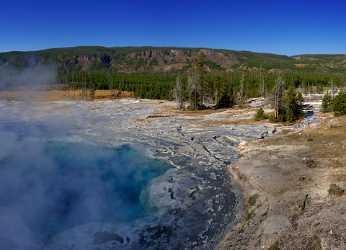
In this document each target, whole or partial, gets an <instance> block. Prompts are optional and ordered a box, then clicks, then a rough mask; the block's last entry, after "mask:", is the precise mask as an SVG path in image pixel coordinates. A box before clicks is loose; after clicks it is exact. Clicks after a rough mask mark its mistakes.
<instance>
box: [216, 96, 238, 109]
mask: <svg viewBox="0 0 346 250" xmlns="http://www.w3.org/2000/svg"><path fill="white" fill-rule="evenodd" d="M233 105H234V100H233V97H232V96H231V95H229V94H226V93H224V94H223V95H222V96H221V98H220V100H219V101H218V102H217V104H216V108H230V107H232V106H233Z"/></svg>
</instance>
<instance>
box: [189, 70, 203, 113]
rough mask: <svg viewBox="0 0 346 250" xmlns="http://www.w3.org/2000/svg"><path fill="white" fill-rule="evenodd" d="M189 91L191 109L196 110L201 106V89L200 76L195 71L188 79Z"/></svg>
mask: <svg viewBox="0 0 346 250" xmlns="http://www.w3.org/2000/svg"><path fill="white" fill-rule="evenodd" d="M188 90H189V96H190V105H191V108H192V109H194V110H196V109H198V107H199V106H200V92H201V87H200V84H199V75H198V73H197V72H196V71H195V70H193V71H192V73H191V75H190V76H189V77H188Z"/></svg>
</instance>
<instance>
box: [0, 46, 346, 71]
mask: <svg viewBox="0 0 346 250" xmlns="http://www.w3.org/2000/svg"><path fill="white" fill-rule="evenodd" d="M200 57H202V58H203V61H204V63H205V65H207V67H208V68H209V69H210V70H225V71H230V70H233V69H246V68H250V69H251V68H263V69H266V70H271V69H280V70H304V71H318V72H333V73H335V72H346V55H324V54H320V55H319V54H316V55H296V56H285V55H277V54H271V53H257V52H250V51H234V50H225V49H208V48H177V47H100V46H82V47H71V48H54V49H46V50H40V51H28V52H19V51H13V52H5V53H0V66H1V65H11V66H16V67H26V66H31V65H37V64H49V63H52V64H56V65H57V66H58V68H59V70H61V71H71V70H100V69H104V70H113V71H116V72H122V73H142V72H158V73H171V72H177V71H184V70H187V69H188V68H189V67H190V66H191V64H192V63H193V62H194V61H196V60H198V59H199V58H200Z"/></svg>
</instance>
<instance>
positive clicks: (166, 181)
mask: <svg viewBox="0 0 346 250" xmlns="http://www.w3.org/2000/svg"><path fill="white" fill-rule="evenodd" d="M174 105H175V104H174V103H170V102H165V103H161V102H158V101H143V100H131V99H130V100H118V101H100V102H73V101H70V102H63V101H61V102H44V103H36V104H30V105H29V104H27V103H21V102H1V101H0V131H2V132H1V135H0V136H1V140H2V141H6V143H3V144H1V148H0V159H1V161H9V160H12V161H13V162H16V161H20V160H23V162H25V164H24V163H23V164H24V165H25V167H22V168H24V169H26V171H24V173H23V174H22V176H23V178H24V180H25V181H24V182H23V183H18V184H15V183H7V187H9V188H11V187H12V189H15V190H14V191H16V192H18V194H21V195H22V196H23V197H25V199H22V201H20V202H19V200H17V201H18V204H17V205H18V209H22V208H21V207H24V206H23V205H25V204H27V205H28V206H29V205H31V206H33V207H35V205H39V202H37V201H33V200H32V198H35V199H37V200H38V201H40V199H41V198H42V197H46V196H45V195H47V196H50V197H49V198H47V201H50V198H51V199H53V200H54V201H55V200H56V199H60V200H59V204H60V205H59V206H56V205H52V204H48V205H49V206H48V207H51V210H48V211H49V212H48V213H42V212H39V211H36V210H35V209H32V210H29V209H27V210H28V211H34V212H33V215H34V216H37V218H41V219H39V220H38V222H39V221H41V222H40V223H39V224H35V223H33V224H34V225H38V226H37V228H36V229H35V230H36V231H35V230H34V231H33V232H39V230H41V229H42V228H50V230H48V231H49V232H47V233H43V234H39V233H36V234H35V233H34V235H32V233H31V232H30V231H28V230H26V229H25V227H18V228H17V229H16V228H13V227H5V228H0V229H1V235H3V236H2V239H4V236H5V235H6V237H7V238H9V236H8V235H10V233H11V232H12V233H13V234H14V235H22V239H21V242H26V243H28V244H29V243H30V244H31V243H33V242H31V239H35V238H37V237H38V238H40V239H42V242H45V244H43V245H42V249H44V250H68V249H75V250H76V249H80V250H89V249H90V250H95V249H100V250H104V249H123V250H125V249H212V248H213V247H214V246H215V245H216V244H217V243H218V241H219V240H220V238H221V237H222V236H223V233H224V231H225V229H226V227H227V226H228V225H230V224H231V223H232V222H233V221H234V219H235V215H236V214H237V210H238V208H239V197H238V193H237V189H236V187H235V186H234V185H233V183H232V180H231V178H230V176H229V175H228V174H227V168H228V167H229V164H230V163H232V162H233V161H234V160H236V159H237V158H238V155H237V152H236V148H235V147H236V146H237V145H238V144H239V142H240V141H242V140H250V139H253V138H259V137H263V136H266V135H269V134H270V132H271V131H272V128H271V127H267V126H263V125H227V124H226V125H218V124H220V121H221V122H222V120H223V119H224V118H225V117H229V114H227V113H225V112H224V113H223V112H220V113H214V114H210V115H199V116H196V115H195V116H187V115H183V114H181V115H180V114H174V113H173V114H172V115H158V116H151V115H152V114H153V113H155V112H162V110H167V109H172V107H173V106H174ZM150 117H154V118H150ZM215 120H217V121H218V123H217V124H216V125H213V123H210V121H215ZM206 124H209V125H206ZM13 129H15V131H13ZM18 140H19V141H21V140H22V141H23V143H24V144H27V146H26V147H24V146H20V145H21V144H22V143H20V144H19V145H18V144H17V143H16V142H17V141H18ZM124 144H128V145H142V147H143V148H145V152H148V153H150V157H149V158H148V157H147V156H146V154H144V156H143V154H141V153H140V152H142V151H138V150H137V151H136V150H135V151H133V149H131V148H126V147H125V148H124V147H120V148H119V146H120V145H124ZM34 145H39V146H36V147H35V146H34ZM114 148H117V149H116V150H115V151H114ZM9 152H13V155H14V157H12V158H11V157H8V155H9ZM16 152H20V153H18V156H16ZM129 152H130V153H129ZM137 154H140V155H142V156H137ZM20 155H24V156H25V157H19V156H20ZM35 155H40V156H43V157H41V158H37V157H35ZM117 155H118V156H117ZM121 155H127V156H128V155H131V157H130V156H129V158H126V157H125V158H124V159H127V160H129V161H130V162H131V161H134V162H136V163H139V166H138V168H141V169H134V168H133V167H131V164H130V165H129V166H128V164H122V165H121V171H120V172H117V171H115V170H114V171H115V173H114V172H112V171H110V172H107V171H108V170H109V169H108V168H107V167H106V166H109V167H112V166H113V165H112V164H113V163H111V162H112V161H114V157H115V158H116V157H118V158H116V159H121V158H122V157H123V156H121ZM153 158H157V159H160V160H161V161H154V160H153ZM127 160H126V161H127ZM162 160H164V161H165V162H166V163H163V161H162ZM56 161H58V163H59V164H60V165H62V166H63V167H62V168H55V169H56V170H55V171H56V172H54V171H53V174H52V173H50V172H49V171H50V168H47V170H46V171H47V173H45V172H42V174H41V175H40V174H38V173H40V172H39V171H37V169H35V168H38V170H39V169H41V168H42V167H43V166H45V165H49V164H53V165H54V164H56ZM73 162H75V163H78V164H73ZM83 162H84V163H85V162H88V164H84V163H83ZM90 162H91V163H93V164H89V163H90ZM146 162H147V164H148V166H149V165H150V166H151V167H147V168H146V167H145V166H146ZM34 163H36V164H37V165H35V164H34ZM168 163H170V164H171V166H174V167H171V166H169V165H168ZM10 165H11V166H10V167H12V168H13V169H16V170H17V171H20V170H21V167H16V164H14V163H13V164H10ZM133 165H136V166H137V164H133ZM153 165H155V167H153ZM157 165H159V166H157ZM30 166H31V167H30ZM35 166H36V167H35ZM86 166H88V167H90V169H91V172H83V174H81V172H82V171H81V169H85V167H86ZM96 166H101V167H96ZM102 166H104V167H102ZM113 167H114V166H113ZM113 167H112V169H113ZM30 168H33V169H30ZM168 168H170V169H169V170H167V169H168ZM68 169H71V171H69V170H68ZM114 169H118V168H117V167H116V166H115V168H114ZM4 170H6V168H4ZM126 173H129V176H130V178H128V176H127V177H121V178H116V177H115V176H117V175H118V174H119V175H120V176H121V175H122V174H125V175H126ZM131 173H132V174H131ZM138 173H140V174H138ZM51 176H54V178H53V177H51ZM131 176H132V177H131ZM136 176H141V178H139V180H138V179H137V178H136ZM142 177H143V179H142ZM144 177H145V178H144ZM155 177H156V178H155ZM35 178H41V179H47V180H45V182H46V181H48V182H49V183H57V184H54V185H53V186H51V188H50V189H48V191H45V189H44V191H42V190H40V189H39V188H38V189H37V190H36V189H35V187H36V186H37V187H40V185H37V184H36V182H33V181H31V180H36V179H35ZM64 178H66V179H64ZM131 178H132V179H131ZM6 179H8V180H10V177H7V178H6ZM65 180H71V181H65ZM115 180H119V181H120V183H118V181H115ZM126 180H127V181H126ZM30 181H31V182H30ZM122 181H126V183H123V182H122ZM65 182H66V183H65ZM72 183H75V184H77V185H76V186H73V188H74V189H73V190H74V191H77V192H59V191H57V190H58V189H59V188H60V187H61V188H62V190H64V188H65V187H66V188H72V186H71V184H72ZM24 184H25V185H24ZM86 184H88V186H89V187H88V188H84V187H85V186H86ZM99 184H100V186H98V185H99ZM23 185H24V186H23ZM112 185H115V186H116V187H117V188H118V189H117V190H112V189H111V188H110V187H111V186H112ZM25 186H29V187H31V188H33V190H34V191H37V193H38V194H39V195H37V197H38V198H37V197H35V196H34V197H32V196H30V195H27V196H25V195H23V194H26V191H28V190H30V189H28V188H24V187H25ZM18 187H19V189H18V190H16V188H18ZM89 190H90V192H89ZM119 190H122V192H117V191H119ZM8 193H9V191H8V192H7V193H6V195H7V197H10V198H8V199H13V201H16V198H13V196H10V195H9V194H8ZM76 193H77V194H76ZM79 193H82V194H79ZM94 194H95V196H93V195H94ZM96 194H97V196H96ZM19 197H21V196H19ZM109 197H115V199H114V200H111V201H109ZM30 199H31V202H30V201H29V200H30ZM42 200H44V201H46V199H45V198H44V199H42ZM71 200H73V201H75V200H76V201H83V202H81V203H78V202H77V203H73V202H71ZM101 201H102V202H101ZM103 201H104V202H105V203H103ZM6 202H7V204H10V203H9V202H10V200H8V201H6ZM36 203H37V204H36ZM53 203H54V202H53ZM76 204H77V205H76ZM102 204H107V206H103V205H102ZM72 207H73V209H72ZM75 207H76V210H80V211H82V212H81V213H76V212H75V209H74V208H75ZM114 208H115V209H114ZM124 208H126V211H125V209H124ZM152 208H156V209H152ZM114 210H116V211H115V213H114V214H113V213H112V212H113V211H114ZM118 210H120V211H118ZM12 211H15V210H12ZM18 211H20V210H18ZM7 213H8V214H9V213H10V211H9V212H7ZM57 213H58V214H63V215H64V214H68V215H71V216H70V217H74V216H73V215H75V216H76V217H74V219H71V220H68V219H66V220H62V219H61V217H60V219H58V218H57V217H56V214H57ZM18 214H19V213H14V215H13V216H12V217H9V216H7V217H6V218H12V219H11V220H12V221H14V222H16V220H17V221H19V219H18V217H16V216H17V215H18ZM23 214H24V212H23ZM85 214H86V215H87V216H85V217H83V218H81V216H82V215H83V216H84V215H85ZM40 216H41V217H40ZM51 217H53V218H51ZM34 218H36V217H34ZM68 218H69V217H68ZM19 222H20V221H19ZM19 222H18V223H19ZM6 223H7V225H9V222H6ZM16 223H17V222H16ZM16 223H14V224H16ZM11 228H12V231H11ZM20 230H22V231H21V232H19V233H17V234H16V231H20ZM3 241H4V240H3ZM4 244H8V246H9V247H10V246H11V245H10V244H11V241H6V243H5V242H4ZM14 249H15V248H14ZM26 249H28V248H26Z"/></svg>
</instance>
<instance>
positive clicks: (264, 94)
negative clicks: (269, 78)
mask: <svg viewBox="0 0 346 250" xmlns="http://www.w3.org/2000/svg"><path fill="white" fill-rule="evenodd" d="M260 84H261V87H260V88H261V89H260V93H261V96H262V97H266V86H265V80H264V74H263V71H262V66H261V69H260Z"/></svg>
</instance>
